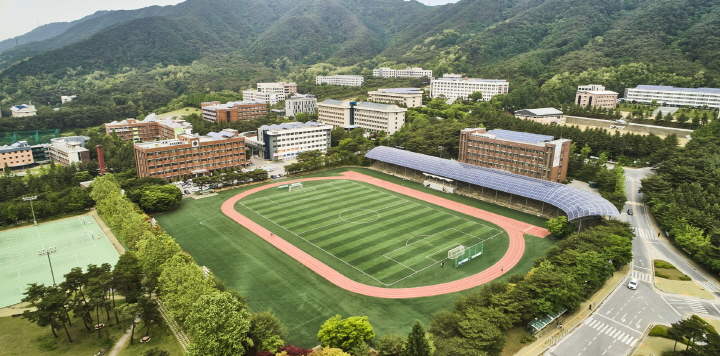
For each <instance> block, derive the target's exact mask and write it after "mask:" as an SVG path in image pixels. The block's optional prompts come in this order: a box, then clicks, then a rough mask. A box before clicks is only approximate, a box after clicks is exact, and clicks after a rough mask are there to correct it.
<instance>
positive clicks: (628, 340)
mask: <svg viewBox="0 0 720 356" xmlns="http://www.w3.org/2000/svg"><path fill="white" fill-rule="evenodd" d="M585 324H586V325H587V326H589V327H591V328H593V329H595V330H597V331H598V333H600V334H605V335H608V336H610V337H612V338H613V339H615V340H618V341H620V342H622V343H624V344H626V345H632V344H633V343H634V342H635V341H637V338H635V337H633V336H631V335H629V334H626V333H624V332H622V331H620V330H618V329H615V328H613V327H612V326H610V325H608V324H605V323H603V322H600V321H598V320H596V319H593V318H592V317H590V318H587V319H585Z"/></svg>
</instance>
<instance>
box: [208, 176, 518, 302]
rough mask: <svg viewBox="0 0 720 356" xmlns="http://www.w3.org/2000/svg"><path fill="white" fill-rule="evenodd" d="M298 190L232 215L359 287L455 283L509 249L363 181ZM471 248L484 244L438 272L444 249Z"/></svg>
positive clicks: (256, 197) (268, 195)
mask: <svg viewBox="0 0 720 356" xmlns="http://www.w3.org/2000/svg"><path fill="white" fill-rule="evenodd" d="M304 185H305V188H304V189H302V190H296V191H286V190H284V191H277V190H275V189H268V190H264V191H261V192H258V193H255V194H253V195H251V196H249V197H246V198H245V199H243V200H241V201H240V202H239V204H238V205H237V206H236V210H237V211H239V212H240V213H242V214H244V215H245V216H247V217H250V218H251V219H253V220H254V221H256V222H258V223H260V224H261V225H264V226H265V227H266V228H267V229H269V230H271V231H273V232H274V233H275V234H276V235H278V236H280V237H282V238H284V239H285V240H287V241H289V242H291V243H292V244H293V245H295V246H298V247H300V248H302V249H303V250H304V251H305V252H308V253H309V254H311V255H313V256H314V257H316V258H318V259H319V260H321V261H323V262H324V263H325V264H327V265H329V266H331V267H332V268H334V269H335V270H337V271H339V272H341V273H342V274H344V275H345V276H347V277H350V278H352V279H354V280H356V281H359V282H361V283H365V284H369V285H374V286H378V287H393V288H395V287H397V288H401V287H418V286H424V285H432V284H438V283H443V282H449V281H453V280H457V279H460V278H463V277H467V276H470V275H473V274H476V273H478V272H481V271H482V270H484V269H486V268H488V267H490V266H491V265H493V264H494V263H495V262H497V261H498V260H500V258H501V257H502V256H503V255H504V254H505V252H506V251H507V248H508V245H509V241H508V236H507V233H506V232H505V231H504V230H502V229H500V227H498V226H496V225H493V224H491V223H489V222H487V221H483V220H479V219H476V218H472V217H470V216H465V215H462V214H459V213H457V212H453V211H451V210H448V209H444V208H441V207H438V206H435V205H432V204H428V203H425V202H423V201H420V200H416V199H413V198H410V197H408V196H406V195H402V194H397V193H394V192H391V191H388V190H385V189H382V188H378V187H374V186H372V185H370V184H366V183H361V182H354V181H349V180H335V181H315V182H306V183H305V184H304ZM288 212H292V213H291V214H289V213H288ZM195 229H196V230H204V229H203V227H202V226H197V227H196V228H195ZM198 233H200V234H201V233H202V231H199V232H198ZM476 245H477V246H479V247H484V252H483V255H482V257H480V258H477V259H475V260H473V261H472V263H468V264H467V265H466V266H463V268H442V269H441V268H439V267H440V263H441V262H443V261H444V263H445V264H446V265H447V266H448V267H450V265H451V264H452V263H453V261H451V260H448V259H447V257H448V250H450V249H452V248H454V247H458V246H465V247H471V246H476Z"/></svg>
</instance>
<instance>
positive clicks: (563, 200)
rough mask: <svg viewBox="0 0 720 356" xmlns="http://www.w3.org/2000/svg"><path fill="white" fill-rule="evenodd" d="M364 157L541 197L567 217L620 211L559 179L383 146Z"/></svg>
mask: <svg viewBox="0 0 720 356" xmlns="http://www.w3.org/2000/svg"><path fill="white" fill-rule="evenodd" d="M365 157H367V158H370V159H374V160H378V161H382V162H387V163H391V164H396V165H398V166H402V167H407V168H411V169H415V170H418V171H422V172H425V173H430V174H435V175H439V176H443V177H447V178H450V179H455V180H458V181H462V182H466V183H470V184H475V185H478V186H483V187H487V188H491V189H495V190H498V191H501V192H506V193H510V194H514V195H519V196H522V197H527V198H530V199H535V200H538V201H542V202H545V203H548V204H551V205H554V206H556V207H558V208H560V209H561V210H562V211H564V212H565V213H566V214H567V215H568V219H569V220H574V219H577V218H582V217H586V216H594V215H604V216H618V215H620V212H619V211H618V210H617V208H615V206H614V205H612V204H611V203H610V202H609V201H607V200H605V199H603V198H602V197H600V196H597V195H595V194H593V193H590V192H586V191H584V190H580V189H577V188H574V187H571V186H567V185H564V184H560V183H555V182H550V181H546V180H542V179H537V178H531V177H526V176H521V175H518V174H513V173H510V172H505V171H501V170H497V169H492V168H485V167H478V166H473V165H471V164H466V163H460V162H457V161H453V160H448V159H442V158H438V157H433V156H428V155H424V154H420V153H414V152H409V151H405V150H400V149H396V148H391V147H386V146H379V147H375V148H373V149H372V150H370V151H369V152H368V153H367V154H366V155H365Z"/></svg>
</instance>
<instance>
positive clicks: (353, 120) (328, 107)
mask: <svg viewBox="0 0 720 356" xmlns="http://www.w3.org/2000/svg"><path fill="white" fill-rule="evenodd" d="M406 112H407V109H406V108H401V107H399V106H397V105H387V104H375V103H365V102H354V101H340V100H332V99H327V100H325V101H323V102H321V103H318V121H320V122H322V123H324V124H330V125H332V126H334V127H348V126H356V127H360V128H362V129H365V131H368V132H375V133H378V132H380V131H385V132H386V133H387V134H388V135H392V134H394V133H395V131H397V130H399V129H400V127H402V125H403V124H404V123H405V113H406Z"/></svg>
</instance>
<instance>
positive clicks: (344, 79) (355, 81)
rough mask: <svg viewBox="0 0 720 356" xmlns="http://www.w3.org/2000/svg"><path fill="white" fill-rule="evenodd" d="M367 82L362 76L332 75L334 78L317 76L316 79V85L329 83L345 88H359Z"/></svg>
mask: <svg viewBox="0 0 720 356" xmlns="http://www.w3.org/2000/svg"><path fill="white" fill-rule="evenodd" d="M364 81H365V78H364V77H363V76H362V75H340V74H338V75H332V76H317V77H315V84H317V85H320V84H322V83H328V85H339V86H345V87H359V86H361V85H362V83H363V82H364Z"/></svg>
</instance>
